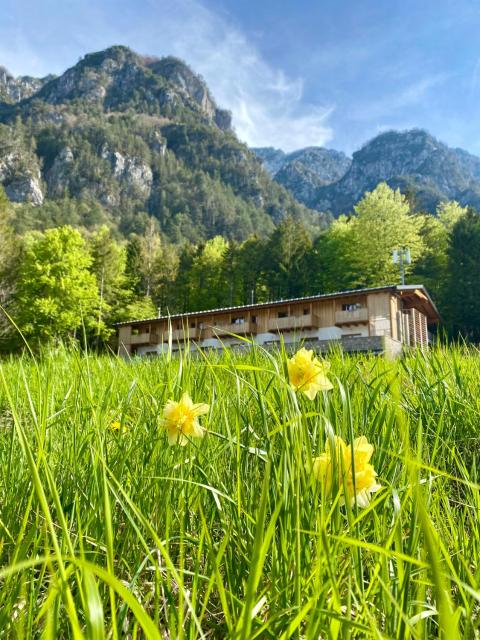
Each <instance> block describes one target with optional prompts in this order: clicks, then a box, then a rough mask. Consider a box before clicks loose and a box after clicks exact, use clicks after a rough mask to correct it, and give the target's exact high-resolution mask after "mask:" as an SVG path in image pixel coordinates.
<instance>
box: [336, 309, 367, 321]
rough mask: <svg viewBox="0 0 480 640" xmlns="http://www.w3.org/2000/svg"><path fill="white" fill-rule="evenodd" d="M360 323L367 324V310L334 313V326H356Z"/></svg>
mask: <svg viewBox="0 0 480 640" xmlns="http://www.w3.org/2000/svg"><path fill="white" fill-rule="evenodd" d="M361 322H368V309H354V310H353V311H336V312H335V324H358V323H361Z"/></svg>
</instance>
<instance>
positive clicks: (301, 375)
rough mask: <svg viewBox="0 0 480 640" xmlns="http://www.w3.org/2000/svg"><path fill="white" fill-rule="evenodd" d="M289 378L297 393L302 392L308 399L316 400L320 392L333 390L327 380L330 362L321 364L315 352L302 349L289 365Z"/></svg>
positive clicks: (291, 359)
mask: <svg viewBox="0 0 480 640" xmlns="http://www.w3.org/2000/svg"><path fill="white" fill-rule="evenodd" d="M287 367H288V378H289V380H290V384H291V385H292V387H293V388H294V389H295V391H301V392H302V393H304V394H305V395H306V396H307V398H310V400H314V399H315V396H316V395H317V393H318V392H319V391H328V390H329V389H333V385H332V383H331V382H330V380H329V379H328V378H327V373H328V370H329V369H330V363H329V362H320V360H319V359H318V358H314V356H313V351H311V350H310V351H309V350H308V349H305V348H302V349H300V350H299V351H297V353H296V354H295V355H294V356H293V358H290V360H289V361H288V363H287Z"/></svg>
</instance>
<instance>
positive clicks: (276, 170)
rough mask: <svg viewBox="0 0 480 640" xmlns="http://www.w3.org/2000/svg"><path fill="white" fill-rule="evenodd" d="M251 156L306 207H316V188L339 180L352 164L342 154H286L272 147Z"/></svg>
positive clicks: (310, 151) (326, 151)
mask: <svg viewBox="0 0 480 640" xmlns="http://www.w3.org/2000/svg"><path fill="white" fill-rule="evenodd" d="M254 152H255V153H256V154H257V155H258V156H259V158H260V159H261V160H262V163H263V164H264V166H265V168H266V169H267V170H268V171H269V172H270V174H271V175H272V176H273V177H274V179H275V180H276V181H277V182H278V183H279V184H281V185H283V186H284V187H285V188H286V189H288V190H289V191H290V192H291V193H292V194H293V195H294V196H295V198H296V199H297V200H298V201H299V202H302V203H303V204H305V205H306V206H308V207H312V206H314V205H315V203H316V194H317V190H318V188H319V187H321V186H323V185H327V184H331V183H334V182H337V181H338V180H340V178H342V176H343V175H344V174H345V173H346V172H347V171H348V169H349V167H350V164H351V160H350V158H348V157H347V156H346V155H345V154H344V153H342V152H340V151H334V150H333V149H324V148H322V147H307V148H305V149H300V150H298V151H294V152H292V153H288V154H286V153H284V152H283V151H281V150H280V149H273V148H271V147H263V148H259V149H254Z"/></svg>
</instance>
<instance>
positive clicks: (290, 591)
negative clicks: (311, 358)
mask: <svg viewBox="0 0 480 640" xmlns="http://www.w3.org/2000/svg"><path fill="white" fill-rule="evenodd" d="M288 357H289V356H288V355H287V354H285V353H284V352H282V351H280V350H279V351H277V352H269V353H267V352H265V351H263V350H261V349H260V348H254V349H252V350H251V351H248V352H246V353H244V352H242V353H235V352H229V351H225V352H224V353H223V354H215V353H204V354H202V355H198V354H197V355H196V356H195V357H193V355H192V354H190V353H189V352H188V351H186V352H185V353H183V354H182V355H181V357H178V356H177V357H169V356H168V355H166V356H164V357H163V356H162V357H159V358H155V359H134V360H132V361H124V360H121V359H117V358H116V357H114V356H107V355H105V356H97V355H88V354H85V353H79V352H76V351H72V350H68V349H63V348H59V349H58V350H57V351H56V352H50V353H44V354H42V355H41V356H37V357H36V358H33V357H31V356H30V355H25V356H24V357H21V358H16V359H13V358H12V359H11V360H4V361H3V362H2V363H1V365H0V377H1V380H0V637H2V638H40V637H41V638H45V639H49V638H82V637H85V638H92V639H97V638H113V639H117V638H155V639H157V638H158V639H177V638H185V639H189V640H190V639H192V640H193V639H194V638H195V639H197V638H229V639H230V638H231V639H235V640H252V639H253V638H275V639H277V640H286V639H287V638H297V639H305V640H314V639H315V640H318V639H344V638H346V639H349V638H352V639H353V638H377V639H387V638H388V639H398V640H403V639H410V638H411V639H427V638H428V639H430V638H444V639H448V640H450V639H453V640H454V639H456V638H458V639H462V640H463V639H469V638H480V566H479V557H480V491H479V490H480V468H479V465H480V353H479V352H478V351H477V350H475V349H474V348H470V349H467V348H466V347H451V348H448V349H446V348H445V349H444V348H440V347H439V348H437V349H432V350H431V351H430V352H428V353H427V354H422V353H420V352H417V353H411V354H410V355H407V356H406V357H404V358H403V359H401V360H395V361H390V360H386V359H384V358H381V357H373V356H347V355H343V354H342V353H341V352H340V351H336V352H332V353H331V354H330V355H329V356H328V360H329V362H330V365H331V368H330V372H329V374H328V377H329V379H330V380H331V382H332V385H333V388H332V389H331V390H328V391H321V392H319V393H318V394H317V395H316V397H315V398H314V399H313V400H312V399H310V398H308V397H307V396H306V395H305V394H304V393H301V392H299V391H298V390H297V391H295V390H294V389H293V388H292V386H291V385H290V384H289V379H288V372H287V359H288ZM185 392H186V393H188V394H189V395H190V396H191V398H192V399H193V401H194V402H195V403H206V404H208V405H209V407H208V410H207V409H206V408H204V409H205V412H204V413H203V415H201V416H200V417H199V418H198V420H199V423H200V425H201V426H202V428H203V429H205V434H204V437H203V438H191V439H189V441H188V443H187V444H186V446H179V445H178V444H176V445H174V446H170V445H169V442H168V438H167V431H166V429H165V427H164V425H163V423H162V419H163V418H162V416H163V411H164V407H165V405H166V403H167V402H168V401H169V400H175V401H178V400H179V399H180V397H181V396H182V394H183V393H185ZM334 436H338V437H341V438H343V440H344V441H345V442H346V443H352V442H353V441H354V440H355V438H358V437H361V436H365V437H366V438H367V440H368V442H369V443H371V444H372V445H373V447H374V452H373V455H372V457H371V460H370V462H371V464H372V465H373V466H374V468H375V471H376V472H377V474H378V476H377V478H376V480H377V482H378V484H379V485H381V488H380V489H379V490H378V491H376V492H375V493H372V495H371V500H370V503H369V504H367V505H360V504H359V502H358V501H357V500H355V499H354V500H353V501H350V500H346V501H344V500H343V499H342V492H341V491H340V488H339V487H338V486H337V487H335V486H333V487H332V488H331V489H330V491H328V492H327V491H326V490H325V486H324V484H323V483H321V482H319V480H318V478H317V477H316V475H315V473H314V472H313V468H314V459H315V458H316V457H318V456H320V454H321V453H322V452H324V451H326V448H327V446H328V443H329V442H332V441H333V437H334Z"/></svg>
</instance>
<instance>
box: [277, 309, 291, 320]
mask: <svg viewBox="0 0 480 640" xmlns="http://www.w3.org/2000/svg"><path fill="white" fill-rule="evenodd" d="M277 318H288V311H279V312H278V313H277Z"/></svg>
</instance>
